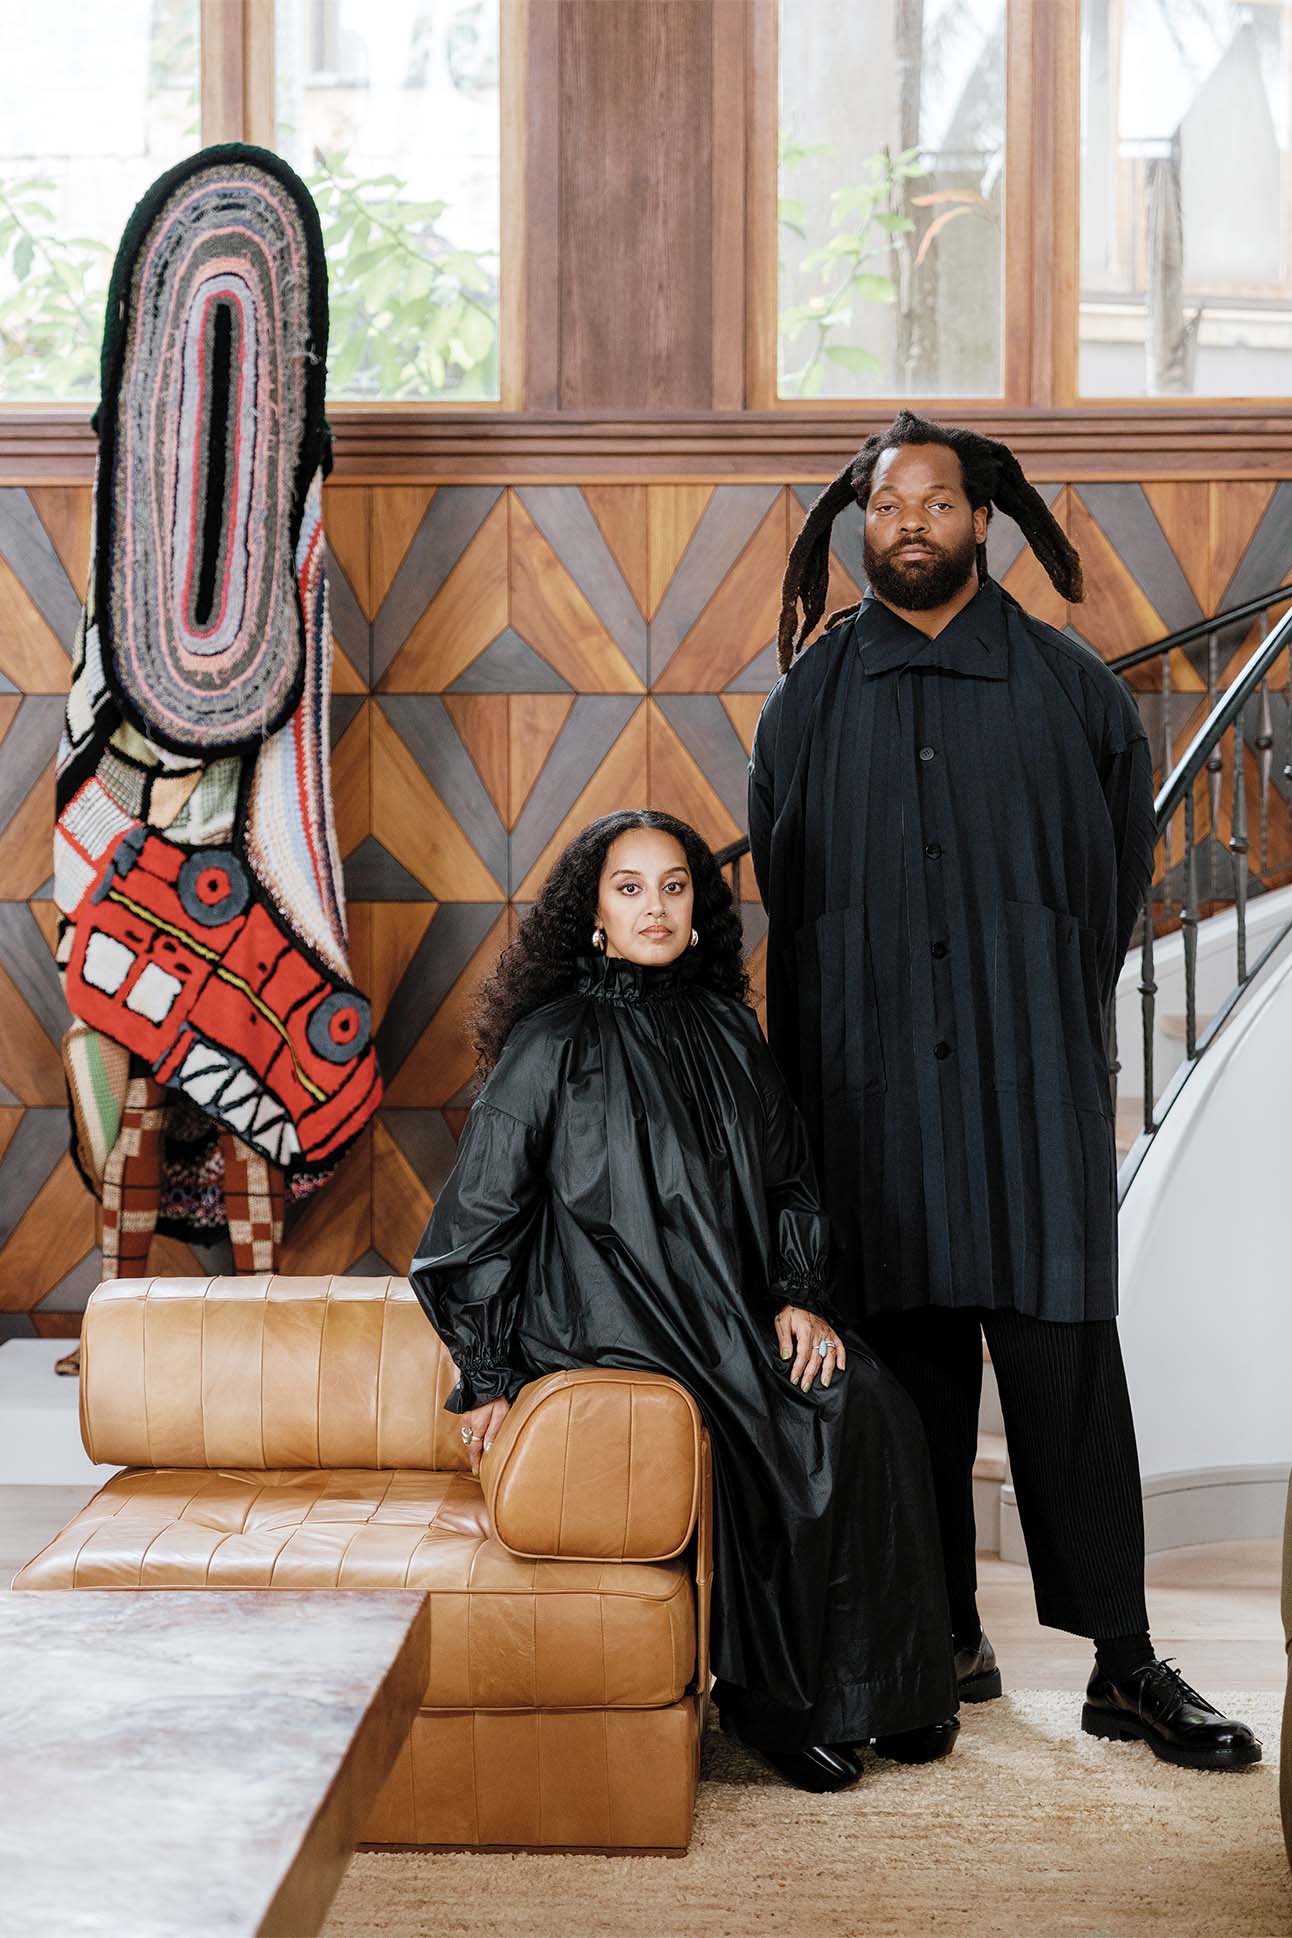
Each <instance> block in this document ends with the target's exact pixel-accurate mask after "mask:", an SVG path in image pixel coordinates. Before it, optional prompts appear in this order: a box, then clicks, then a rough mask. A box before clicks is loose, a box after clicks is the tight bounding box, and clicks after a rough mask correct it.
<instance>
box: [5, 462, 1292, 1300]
mask: <svg viewBox="0 0 1292 1938" xmlns="http://www.w3.org/2000/svg"><path fill="white" fill-rule="evenodd" d="M1074 476H1075V478H1076V481H1075V482H1073V481H1064V482H1063V483H1062V484H1061V485H1057V486H1047V487H1046V495H1047V497H1049V498H1050V499H1051V501H1052V503H1053V505H1054V509H1055V512H1056V516H1058V518H1059V519H1060V522H1061V523H1062V524H1063V525H1064V526H1065V528H1066V529H1067V530H1068V531H1069V533H1070V535H1072V536H1073V537H1074V538H1075V539H1076V540H1077V541H1078V542H1079V543H1080V544H1081V545H1082V547H1083V549H1084V553H1085V561H1086V569H1087V582H1088V585H1089V593H1090V596H1089V597H1088V599H1087V600H1086V602H1085V604H1084V605H1081V606H1071V607H1069V606H1067V605H1065V604H1064V602H1063V601H1062V600H1061V599H1059V598H1058V597H1057V595H1056V594H1055V593H1054V592H1053V589H1052V588H1051V587H1050V586H1049V585H1048V582H1047V581H1046V580H1045V579H1044V575H1043V574H1042V573H1041V572H1040V570H1039V568H1038V567H1037V565H1036V562H1035V560H1034V559H1033V558H1032V556H1031V554H1030V553H1029V552H1027V551H1026V550H1024V549H1023V547H1022V544H1021V540H1020V538H1019V535H1018V533H1017V531H1016V529H1015V528H1014V527H1013V526H1012V525H1011V524H1009V522H1008V521H1006V520H1001V519H997V520H995V521H994V522H993V528H992V534H991V540H990V552H991V559H992V565H993V569H994V571H995V572H996V574H997V576H998V577H1000V578H1001V579H1002V580H1003V582H1004V583H1005V584H1006V585H1008V586H1009V588H1010V589H1011V590H1012V591H1013V592H1014V593H1015V594H1016V596H1018V597H1019V598H1020V599H1022V600H1023V601H1024V603H1026V604H1027V605H1028V606H1030V607H1031V608H1032V609H1033V610H1035V611H1037V612H1039V613H1040V614H1041V615H1042V616H1043V617H1045V618H1046V619H1048V620H1049V621H1050V622H1051V623H1053V624H1056V625H1060V626H1065V625H1066V626H1070V627H1071V628H1072V629H1073V630H1074V631H1075V632H1077V633H1078V634H1080V635H1081V636H1082V637H1084V638H1086V639H1087V640H1088V641H1089V643H1090V644H1092V645H1093V646H1095V647H1097V648H1099V649H1100V650H1102V651H1104V652H1105V653H1106V654H1108V653H1112V652H1116V651H1119V650H1122V649H1125V648H1127V647H1131V646H1135V645H1138V644H1141V643H1143V641H1145V640H1146V639H1148V638H1150V637H1153V636H1155V635H1156V634H1157V633H1159V632H1160V631H1161V630H1162V629H1163V628H1167V627H1176V626H1182V625H1186V624H1188V623H1190V622H1191V621H1192V620H1193V619H1194V618H1196V617H1198V616H1199V615H1200V614H1202V613H1204V612H1212V611H1215V610H1217V609H1218V608H1219V607H1220V606H1222V605H1224V604H1232V603H1235V602H1236V601H1238V600H1239V599H1242V598H1245V597H1247V596H1249V595H1250V594H1252V593H1255V592H1260V591H1263V590H1265V589H1267V587H1268V586H1270V585H1272V584H1277V583H1279V580H1280V575H1281V574H1283V573H1284V572H1285V571H1286V569H1287V566H1288V556H1287V548H1286V533H1287V531H1288V530H1289V529H1290V528H1292V481H1284V482H1278V483H1269V484H1264V485H1253V484H1245V485H1238V486H1235V485H1232V484H1229V483H1223V482H1218V481H1214V480H1213V481H1210V482H1208V481H1205V480H1204V481H1199V482H1195V483H1190V484H1184V485H1173V486H1170V487H1162V486H1160V485H1158V484H1153V483H1150V484H1148V485H1147V487H1145V486H1142V485H1141V484H1140V483H1138V482H1124V483H1108V482H1106V481H1098V480H1091V479H1089V478H1083V477H1081V476H1080V475H1079V474H1074ZM818 489H819V486H818V485H816V484H809V483H797V484H794V485H783V484H770V483H766V484H756V483H749V482H745V481H733V480H732V479H731V478H730V477H729V476H726V477H723V476H721V475H716V476H711V477H710V478H708V479H706V480H701V481H696V482H690V483H686V484H678V483H669V484H641V483H632V484H621V485H614V484H604V483H599V482H598V483H593V482H590V483H589V484H588V485H587V486H586V488H585V487H584V486H582V485H581V484H579V483H569V482H566V483H561V484H533V483H530V482H527V481H524V480H521V481H511V482H497V481H495V482H491V483H489V484H487V485H486V484H446V485H441V486H439V487H438V488H437V489H435V490H430V489H428V488H425V487H421V486H417V487H413V486H405V485H398V484H396V485H391V486H368V485H346V484H342V483H333V484H331V485H330V486H329V487H328V489H327V492H326V494H325V510H326V518H327V528H328V533H329V540H330V548H331V557H330V566H329V569H330V573H331V583H332V609H333V617H334V624H335V626H336V629H337V636H338V645H339V649H340V650H339V652H338V659H337V666H338V671H340V669H341V668H342V667H344V668H345V669H347V670H346V671H345V674H344V677H343V678H338V681H337V686H338V689H339V690H338V692H337V694H336V696H335V698H334V701H333V722H332V726H333V744H334V792H335V797H336V805H337V815H338V824H339V829H340V841H341V848H342V852H343V857H344V862H345V874H346V888H347V895H348V899H349V919H350V934H351V947H352V955H353V962H354V971H355V975H356V978H357V979H358V980H359V981H360V982H361V983H362V984H363V985H364V986H365V987H366V988H367V990H368V991H369V994H370V996H371V999H372V1004H373V1013H374V1018H375V1021H376V1026H377V1044H378V1050H379V1053H380V1056H381V1059H382V1064H383V1069H384V1072H385V1077H386V1082H387V1101H386V1106H385V1108H383V1110H382V1111H381V1113H380V1115H379V1119H378V1122H377V1124H376V1126H375V1127H374V1130H373V1132H372V1134H371V1136H370V1137H368V1138H366V1139H365V1140H364V1142H363V1144H362V1146H361V1147H360V1148H359V1149H357V1150H356V1151H355V1152H354V1153H353V1154H352V1155H351V1157H350V1158H349V1159H348V1160H347V1162H346V1164H345V1166H344V1167H343V1170H342V1172H341V1173H340V1174H338V1176H337V1177H336V1178H335V1179H334V1180H333V1181H332V1183H331V1184H330V1185H329V1186H327V1187H326V1188H325V1189H324V1190H323V1191H321V1192H320V1193H319V1194H318V1196H317V1197H316V1198H315V1199H313V1200H310V1201H308V1202H307V1204H306V1205H305V1207H304V1208H303V1211H302V1212H301V1214H300V1215H299V1216H297V1217H296V1219H295V1221H294V1222H293V1223H292V1225H291V1228H290V1232H289V1237H288V1242H287V1245H286V1247H285V1260H284V1262H285V1264H286V1265H287V1266H288V1267H289V1268H290V1269H293V1270H302V1271H303V1270H315V1269H318V1270H325V1269H332V1270H337V1271H341V1270H347V1269H356V1270H370V1271H386V1270H397V1271H401V1270H403V1269H404V1267H405V1266H406V1264H407V1262H408V1254H409V1248H410V1245H411V1243H412V1242H413V1238H414V1237H415V1232H414V1227H415V1226H418V1225H419V1224H420V1221H421V1219H422V1218H423V1217H424V1216H425V1213H426V1209H427V1207H428V1206H429V1205H430V1204H431V1203H432V1202H433V1200H434V1197H435V1194H436V1193H437V1191H438V1190H439V1189H440V1187H441V1185H442V1183H443V1180H444V1178H445V1176H446V1175H447V1172H448V1170H449V1168H450V1166H451V1165H452V1162H453V1156H454V1149H455V1138H456V1136H457V1133H458V1131H459V1130H460V1128H461V1124H462V1120H463V1116H464V1114H465V1110H466V1108H467V1105H468V1104H469V1102H470V1097H471V1074H472V1052H471V1046H470V1043H469V1041H468V1035H467V1022H468V1017H469V1012H470V1006H471V1001H472V998H473V995H474V992H475V990H476V989H477V988H478V986H479V983H480V981H481V979H482V978H483V977H484V976H485V975H486V974H487V973H488V971H489V969H490V967H491V966H492V964H493V963H494V961H495V960H496V958H497V954H498V951H499V950H500V948H501V947H502V946H503V945H504V943H505V941H506V940H507V939H508V937H509V936H510V935H511V934H513V933H514V930H515V926H516V922H517V919H518V916H519V913H520V912H521V911H522V910H523V908H524V906H525V905H526V904H527V903H528V902H529V900H530V899H531V898H532V897H533V896H534V894H535V893H537V891H538V888H539V886H540V884H541V882H542V879H543V876H544V874H545V872H546V870H547V868H548V867H549V866H550V865H551V862H552V860H553V858H554V856H555V855H556V853H558V852H559V849H560V847H561V845H562V844H563V843H564V841H566V840H567V839H568V838H569V837H570V835H571V834H573V833H574V832H575V831H576V830H577V829H578V828H579V827H580V826H581V825H583V823H584V822H585V821H586V820H588V819H589V818H591V817H592V815H594V814H596V813H601V812H604V811H605V810H607V809H608V808H611V807H616V806H626V805H632V804H634V803H643V804H655V805H667V806H669V807H671V808H673V809H675V810H676V811H679V812H681V813H683V814H685V815H687V816H689V817H690V818H692V819H693V820H694V821H695V823H696V825H697V826H698V827H699V828H700V829H701V831H702V833H703V834H704V835H705V836H706V838H707V839H709V840H710V841H711V842H713V843H714V844H715V845H716V844H719V843H722V842H725V841H728V840H730V839H731V838H732V836H733V835H734V834H736V833H738V832H740V831H741V830H742V829H743V825H744V789H745V768H746V761H747V758H748V752H749V746H750V741H751V738H752V734H753V730H754V725H755V722H756V719H757V714H758V709H759V707H760V705H761V703H762V698H763V696H764V694H765V693H766V691H767V689H768V687H769V685H770V684H771V682H772V680H773V678H774V676H775V656H774V651H773V648H772V636H773V631H774V627H775V621H776V613H777V608H778V603H779V581H780V573H781V568H782V564H783V561H784V556H785V551H786V548H787V546H788V544H789V542H790V540H791V539H792V537H793V535H794V533H795V532H796V531H797V530H798V527H799V524H800V522H801V520H802V517H803V514H804V510H805V508H806V506H807V505H808V504H810V502H811V501H812V499H813V497H814V496H815V495H816V493H817V491H818ZM88 509H89V494H88V489H80V490H71V489H60V490H59V491H58V492H55V493H50V492H47V491H43V490H41V489H35V490H31V491H28V490H24V489H14V490H13V491H12V492H10V493H9V494H7V495H5V494H0V514H2V515H0V588H2V589H3V597H4V605H3V609H2V610H0V863H2V864H3V870H2V872H0V1007H2V1009H3V1015H4V1019H5V1023H4V1028H3V1030H0V1337H3V1336H4V1335H5V1334H6V1333H15V1332H16V1333H32V1332H44V1333H55V1332H57V1333H61V1332H64V1331H68V1330H71V1329H74V1327H75V1323H76V1313H77V1311H78V1310H79V1308H80V1306H81V1305H82V1304H83V1302H84V1299H85V1297H86V1296H87V1294H88V1292H89V1290H90V1289H91V1288H92V1286H93V1285H94V1283H95V1282H96V1279H97V1273H98V1254H97V1251H96V1249H95V1243H94V1209H93V1206H92V1204H91V1203H90V1201H89V1199H88V1197H87V1195H86V1194H85V1192H84V1190H83V1188H82V1187H81V1185H80V1184H79V1181H78V1180H77V1179H76V1177H75V1174H74V1173H73V1172H72V1170H71V1167H70V1165H69V1163H68V1161H67V1157H66V1150H67V1126H66V1116H65V1112H64V1108H63V1098H62V1086H61V1074H60V1065H59V1058H58V1044H59V1039H60V1037H61V1034H62V1030H63V1028H64V1025H65V1020H66V1019H65V1012H64V1008H63V1003H62V997H61V993H60V991H59V988H58V982H57V977H56V975H55V972H54V964H53V954H52V944H53V938H54V932H55V925H54V919H53V917H54V912H53V908H52V904H51V902H50V900H49V888H50V884H49V843H50V836H51V826H50V822H51V817H52V796H51V784H50V763H51V761H52V758H53V753H54V747H55V744H56V741H57V737H58V729H59V723H60V719H61V712H62V696H63V694H64V692H65V690H66V685H67V672H68V665H69V661H68V648H69V646H70V643H71V636H72V629H73V627H74V625H75V619H76V608H77V602H78V600H79V599H80V597H81V596H82V593H83V589H84V584H83V581H84V571H85V545H84V534H85V520H86V517H87V516H88ZM857 527H858V520H857V518H856V517H852V518H848V517H844V518H841V519H840V520H839V521H838V523H837V525H836V527H835V545H836V551H835V559H834V565H835V571H834V574H833V576H832V583H831V592H830V605H831V606H834V605H837V604H842V603H845V602H848V601H850V600H851V599H853V598H854V597H855V596H856V587H857V584H858V582H859V580H860V578H861V562H860V559H859V556H858V551H859V541H858V533H857ZM1256 637H1257V634H1256V632H1255V630H1253V631H1252V632H1251V633H1249V634H1248V636H1247V637H1246V638H1245V639H1242V640H1231V641H1230V642H1229V643H1228V646H1227V648H1226V650H1227V652H1228V653H1230V654H1231V655H1232V656H1233V657H1234V658H1237V656H1238V655H1240V654H1246V653H1247V652H1249V651H1250V650H1251V649H1252V646H1253V644H1254V642H1255V639H1256ZM1200 669H1201V670H1200ZM1224 670H1225V669H1224V668H1222V669H1221V676H1222V678H1223V676H1224ZM1176 674H1177V677H1176V679H1175V685H1176V687H1177V688H1179V689H1184V688H1186V687H1190V686H1192V687H1193V688H1194V689H1195V692H1191V693H1189V692H1183V691H1182V692H1181V695H1180V699H1179V702H1178V703H1177V706H1176V709H1175V713H1176V715H1177V716H1178V717H1177V718H1175V719H1174V720H1173V731H1174V732H1175V735H1176V746H1177V748H1178V747H1179V746H1181V745H1182V744H1183V739H1182V736H1183V734H1184V733H1185V732H1187V730H1188V726H1189V718H1190V710H1191V709H1192V710H1194V711H1196V710H1197V708H1198V707H1200V706H1202V705H1203V704H1204V703H1205V691H1204V690H1203V689H1204V687H1205V665H1203V664H1202V662H1201V661H1198V660H1196V659H1195V660H1193V661H1186V660H1184V659H1183V658H1181V663H1180V665H1179V667H1178V668H1177V669H1176ZM1153 684H1154V673H1153V672H1150V673H1149V674H1148V675H1146V676H1143V677H1140V676H1137V691H1138V692H1139V693H1140V695H1141V705H1142V707H1143V709H1144V712H1145V717H1146V720H1147V721H1148V722H1149V724H1150V732H1151V733H1154V734H1156V733H1158V732H1159V731H1160V727H1161V703H1160V700H1158V698H1157V696H1156V694H1155V692H1154V691H1153ZM1155 744H1156V742H1155ZM1281 758H1282V756H1281V755H1280V759H1281ZM1246 784H1247V788H1248V792H1249V795H1251V790H1252V788H1253V786H1254V779H1253V772H1250V771H1249V773H1248V774H1247V776H1246ZM1232 795H1233V778H1232V775H1230V774H1227V775H1226V778H1225V782H1224V789H1223V796H1222V803H1221V820H1222V823H1223V824H1224V825H1222V827H1221V828H1220V830H1219V832H1220V835H1221V838H1222V839H1223V838H1224V837H1225V834H1226V831H1227V819H1226V817H1227V815H1228V812H1229V803H1230V802H1231V801H1232ZM1202 811H1203V812H1205V806H1204V809H1203V810H1202ZM1281 812H1282V811H1281V810H1280V813H1281ZM1251 819H1252V823H1253V826H1254V827H1255V825H1256V823H1257V819H1258V817H1257V814H1256V808H1255V802H1254V797H1253V806H1252V814H1251ZM1286 821H1287V816H1286V815H1285V814H1284V815H1283V818H1282V820H1280V821H1279V825H1278V826H1277V827H1275V828H1273V830H1272V836H1271V854H1272V855H1273V857H1274V859H1275V860H1276V861H1277V860H1278V859H1279V858H1280V857H1282V856H1283V855H1284V853H1285V850H1286V852H1287V854H1288V857H1289V859H1290V860H1292V841H1290V840H1289V828H1288V826H1285V825H1284V823H1285V822H1286ZM743 892H744V894H745V896H746V897H747V898H749V899H747V900H746V902H745V906H744V909H743V914H744V918H745V927H746V938H747V941H748V944H749V949H750V962H751V969H752V973H753V974H754V976H755V980H756V981H757V978H758V977H759V976H760V975H761V973H762V961H763V945H764V933H765V924H764V919H763V915H762V911H761V909H760V908H759V906H758V904H757V902H756V900H754V899H752V898H753V897H754V894H755V889H754V884H753V879H752V871H751V870H749V869H748V868H746V869H745V870H744V871H743ZM222 1262H223V1260H222V1257H221V1255H220V1253H219V1252H218V1251H212V1252H201V1253H198V1252H194V1251H191V1250H189V1249H188V1248H185V1247H181V1246H177V1245H176V1244H175V1243H174V1241H159V1242H158V1245H157V1247H156V1249H155V1259H154V1264H155V1268H156V1269H161V1268H162V1266H163V1265H164V1264H166V1263H169V1265H170V1266H171V1267H172V1268H173V1269H179V1270H199V1269H211V1268H213V1267H216V1266H219V1265H220V1264H221V1263H222Z"/></svg>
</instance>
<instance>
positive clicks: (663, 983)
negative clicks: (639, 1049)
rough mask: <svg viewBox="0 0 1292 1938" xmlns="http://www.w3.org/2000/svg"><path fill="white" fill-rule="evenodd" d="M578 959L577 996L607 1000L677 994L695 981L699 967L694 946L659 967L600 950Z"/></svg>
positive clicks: (641, 1000) (633, 1000)
mask: <svg viewBox="0 0 1292 1938" xmlns="http://www.w3.org/2000/svg"><path fill="white" fill-rule="evenodd" d="M577 961H578V972H579V979H578V984H577V987H578V992H579V994H580V996H596V997H597V998H598V999H599V1000H601V1001H602V1002H607V1003H650V1002H656V1001H660V1000H663V999H665V998H668V997H672V996H679V995H681V994H682V993H683V991H684V990H686V989H687V988H689V987H690V985H691V984H692V983H693V982H694V981H695V974H696V970H697V968H698V967H699V964H698V962H697V960H696V954H695V951H694V950H693V949H686V950H684V951H683V953H682V954H681V955H680V956H678V958H677V960H676V961H675V962H665V963H662V964H660V965H659V967H655V966H654V965H652V964H650V963H642V962H629V960H628V958H627V957H626V956H605V955H602V954H601V952H600V951H599V950H597V951H594V952H592V953H589V954H587V955H581V956H579V957H578V959H577Z"/></svg>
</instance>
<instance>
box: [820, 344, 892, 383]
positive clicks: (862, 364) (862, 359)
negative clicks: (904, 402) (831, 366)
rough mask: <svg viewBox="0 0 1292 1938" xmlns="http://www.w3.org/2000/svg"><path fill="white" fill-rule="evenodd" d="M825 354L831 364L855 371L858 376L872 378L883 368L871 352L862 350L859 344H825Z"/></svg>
mask: <svg viewBox="0 0 1292 1938" xmlns="http://www.w3.org/2000/svg"><path fill="white" fill-rule="evenodd" d="M825 354H826V356H827V357H829V359H830V361H831V363H837V364H841V365H842V366H843V368H844V369H845V370H855V371H856V372H857V373H858V375H859V376H867V377H868V376H872V375H873V374H874V373H875V372H876V371H878V370H882V369H883V367H884V366H883V364H882V362H881V361H880V359H879V358H878V357H877V356H876V355H875V354H874V352H873V351H871V350H863V349H862V347H861V345H860V344H859V343H827V344H826V346H825Z"/></svg>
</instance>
